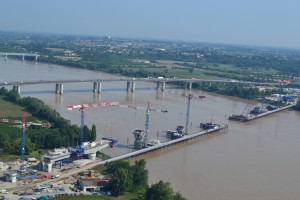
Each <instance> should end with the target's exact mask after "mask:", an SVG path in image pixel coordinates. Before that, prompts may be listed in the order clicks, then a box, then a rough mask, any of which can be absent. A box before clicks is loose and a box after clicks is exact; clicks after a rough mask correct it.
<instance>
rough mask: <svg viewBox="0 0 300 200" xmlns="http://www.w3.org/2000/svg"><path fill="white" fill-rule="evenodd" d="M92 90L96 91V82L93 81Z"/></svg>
mask: <svg viewBox="0 0 300 200" xmlns="http://www.w3.org/2000/svg"><path fill="white" fill-rule="evenodd" d="M93 92H94V93H95V92H97V82H94V83H93Z"/></svg>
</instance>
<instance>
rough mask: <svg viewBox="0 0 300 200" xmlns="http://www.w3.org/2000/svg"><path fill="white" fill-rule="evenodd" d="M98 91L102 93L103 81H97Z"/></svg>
mask: <svg viewBox="0 0 300 200" xmlns="http://www.w3.org/2000/svg"><path fill="white" fill-rule="evenodd" d="M97 88H98V89H97V92H98V93H101V90H102V83H101V82H97Z"/></svg>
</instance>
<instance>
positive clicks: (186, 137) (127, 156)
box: [99, 125, 228, 164]
mask: <svg viewBox="0 0 300 200" xmlns="http://www.w3.org/2000/svg"><path fill="white" fill-rule="evenodd" d="M227 128H228V125H219V126H217V127H215V128H213V129H208V130H205V131H201V132H196V133H193V134H189V135H184V136H183V137H181V138H178V139H175V140H171V141H168V142H164V143H161V144H158V145H155V146H152V147H147V148H143V149H140V150H137V151H133V152H130V153H127V154H123V155H120V156H116V157H113V158H110V159H107V160H103V161H100V162H99V164H107V163H110V162H113V161H116V160H121V159H130V158H134V157H136V156H140V155H144V154H147V153H151V152H155V151H158V150H163V149H166V148H168V147H171V146H173V145H176V144H180V143H183V142H188V141H190V140H194V139H197V138H199V137H202V136H205V135H209V134H213V133H216V132H220V131H223V130H226V129H227Z"/></svg>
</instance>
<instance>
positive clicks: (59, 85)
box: [55, 83, 64, 94]
mask: <svg viewBox="0 0 300 200" xmlns="http://www.w3.org/2000/svg"><path fill="white" fill-rule="evenodd" d="M55 93H56V94H63V93H64V85H63V84H62V83H56V84H55Z"/></svg>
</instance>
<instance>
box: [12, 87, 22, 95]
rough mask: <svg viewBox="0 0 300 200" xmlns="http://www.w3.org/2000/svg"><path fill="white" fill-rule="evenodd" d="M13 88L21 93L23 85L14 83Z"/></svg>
mask: <svg viewBox="0 0 300 200" xmlns="http://www.w3.org/2000/svg"><path fill="white" fill-rule="evenodd" d="M13 90H14V91H16V92H17V93H18V94H20V93H21V87H20V86H19V85H14V86H13Z"/></svg>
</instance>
